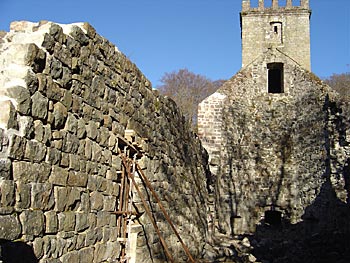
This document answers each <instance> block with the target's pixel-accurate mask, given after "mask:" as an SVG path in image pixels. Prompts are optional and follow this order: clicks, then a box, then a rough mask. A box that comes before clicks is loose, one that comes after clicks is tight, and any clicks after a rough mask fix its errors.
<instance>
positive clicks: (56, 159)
mask: <svg viewBox="0 0 350 263" xmlns="http://www.w3.org/2000/svg"><path fill="white" fill-rule="evenodd" d="M45 161H46V162H48V163H50V164H52V165H57V164H59V163H60V162H61V152H60V151H59V150H57V149H56V148H52V147H49V148H47V155H46V160H45Z"/></svg>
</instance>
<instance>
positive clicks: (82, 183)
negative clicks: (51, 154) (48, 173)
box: [67, 171, 88, 187]
mask: <svg viewBox="0 0 350 263" xmlns="http://www.w3.org/2000/svg"><path fill="white" fill-rule="evenodd" d="M87 179H88V175H87V174H86V173H81V172H74V171H71V172H69V176H68V183H67V184H68V185H69V186H79V187H86V185H87Z"/></svg>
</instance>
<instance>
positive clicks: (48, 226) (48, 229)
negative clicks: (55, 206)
mask: <svg viewBox="0 0 350 263" xmlns="http://www.w3.org/2000/svg"><path fill="white" fill-rule="evenodd" d="M44 215H45V233H46V234H56V233H57V231H58V217H57V213H56V212H55V211H48V212H45V213H44Z"/></svg>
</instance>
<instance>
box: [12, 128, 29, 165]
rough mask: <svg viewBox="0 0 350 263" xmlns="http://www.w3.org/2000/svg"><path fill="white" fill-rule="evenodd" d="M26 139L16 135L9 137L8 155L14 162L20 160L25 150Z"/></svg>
mask: <svg viewBox="0 0 350 263" xmlns="http://www.w3.org/2000/svg"><path fill="white" fill-rule="evenodd" d="M26 141H27V140H26V139H25V138H24V137H21V136H18V135H15V134H13V135H11V137H10V144H9V151H8V155H9V157H10V158H12V159H15V160H22V159H23V157H24V152H25V149H26Z"/></svg>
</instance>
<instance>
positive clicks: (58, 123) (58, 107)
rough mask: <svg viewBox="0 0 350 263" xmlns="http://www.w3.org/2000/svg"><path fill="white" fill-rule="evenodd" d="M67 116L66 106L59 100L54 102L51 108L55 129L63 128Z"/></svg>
mask: <svg viewBox="0 0 350 263" xmlns="http://www.w3.org/2000/svg"><path fill="white" fill-rule="evenodd" d="M67 116H68V111H67V108H66V107H65V106H64V105H63V104H62V103H61V102H57V103H55V105H54V109H53V117H54V122H53V126H54V128H55V129H61V128H64V125H65V123H66V120H67Z"/></svg>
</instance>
